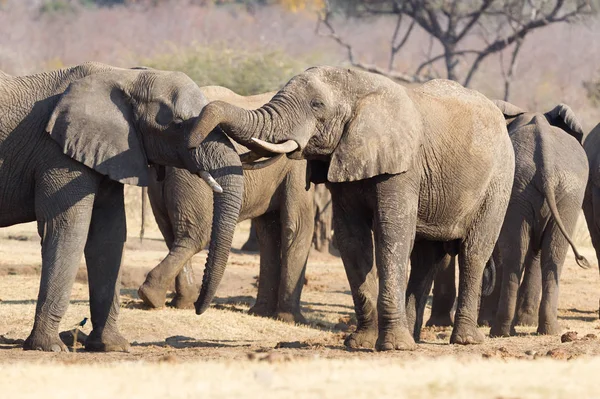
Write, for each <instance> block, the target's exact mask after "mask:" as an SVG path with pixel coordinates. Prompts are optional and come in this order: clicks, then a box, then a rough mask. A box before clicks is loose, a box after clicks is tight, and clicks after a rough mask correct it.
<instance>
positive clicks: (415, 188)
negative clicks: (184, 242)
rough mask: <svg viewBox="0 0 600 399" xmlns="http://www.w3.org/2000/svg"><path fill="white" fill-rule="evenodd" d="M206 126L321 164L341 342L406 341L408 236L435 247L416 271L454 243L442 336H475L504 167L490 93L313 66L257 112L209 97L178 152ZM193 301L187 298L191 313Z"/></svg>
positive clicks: (395, 344) (502, 204)
mask: <svg viewBox="0 0 600 399" xmlns="http://www.w3.org/2000/svg"><path fill="white" fill-rule="evenodd" d="M216 126H219V127H220V128H221V130H222V131H223V132H224V133H225V134H226V135H227V136H228V137H229V138H231V139H233V140H234V141H237V142H238V143H240V144H242V145H244V146H246V147H248V148H249V149H251V150H252V151H254V152H256V153H257V155H267V156H268V155H274V154H284V153H285V154H287V156H288V157H290V158H292V159H307V160H309V161H310V162H311V163H310V168H311V175H312V173H314V172H313V171H312V168H313V166H314V165H315V164H317V165H319V166H320V168H322V170H321V171H320V172H319V174H320V177H321V178H324V179H325V180H327V185H328V188H329V189H330V191H331V196H332V205H333V215H334V216H333V218H334V223H333V229H334V231H335V237H336V244H337V246H338V250H339V252H340V254H341V257H342V261H343V263H344V267H345V270H346V274H347V277H348V280H349V283H350V287H351V291H352V298H353V301H354V308H355V311H356V316H357V321H358V325H357V330H356V331H355V332H354V333H352V334H351V335H349V336H348V338H347V339H346V341H345V344H346V345H347V346H348V347H351V348H358V347H366V348H372V347H373V346H374V347H375V348H376V349H377V350H398V349H399V350H402V349H406V350H411V349H415V348H416V345H415V341H414V338H413V335H412V334H411V333H410V332H409V328H412V326H411V325H410V324H414V320H413V319H414V313H415V312H416V309H418V308H420V307H421V306H422V304H420V303H417V302H418V301H420V300H421V298H423V297H425V298H426V295H422V293H421V290H422V289H423V284H420V283H419V284H411V282H408V284H407V267H408V262H409V257H410V255H411V251H412V249H413V243H415V246H416V245H417V244H419V245H420V246H425V247H428V248H429V249H432V250H433V249H435V251H429V252H430V253H433V254H434V255H433V258H432V260H431V262H429V261H428V262H423V267H422V268H421V269H422V270H419V274H420V275H422V276H425V277H427V276H431V271H430V270H429V269H431V267H430V266H429V265H432V264H435V263H436V261H437V260H436V257H437V256H439V254H441V253H442V252H443V251H442V250H441V249H443V246H444V245H445V242H453V243H454V244H455V245H456V247H457V248H458V253H459V255H458V256H459V260H460V261H459V267H460V286H459V300H458V307H457V314H456V323H455V325H454V330H453V332H452V335H451V338H450V341H451V342H452V343H458V344H477V343H481V342H483V341H484V339H485V337H484V335H483V334H482V333H481V332H480V331H479V330H478V329H477V325H476V319H477V305H478V300H479V294H480V290H481V284H482V277H483V270H484V266H485V264H486V262H487V261H488V259H489V258H490V256H491V254H492V250H493V247H494V243H495V241H496V239H497V237H498V235H499V233H500V227H501V224H502V220H503V219H504V213H505V212H506V208H507V206H508V200H509V196H510V190H511V187H512V181H513V174H514V152H513V149H512V145H511V142H510V139H509V137H508V134H507V130H506V123H505V120H504V117H503V115H502V113H501V112H500V110H499V109H498V108H497V107H496V106H495V105H494V104H493V103H492V102H491V101H490V100H488V99H487V98H486V97H485V96H483V95H482V94H480V93H478V92H476V91H474V90H470V89H467V88H464V87H463V86H461V85H460V84H458V83H456V82H452V81H449V80H444V79H436V80H432V81H429V82H427V83H424V84H422V85H420V86H418V87H415V88H410V89H409V88H405V87H403V86H402V85H400V84H397V83H395V82H393V81H392V80H390V79H389V78H387V77H384V76H381V75H377V74H373V73H370V72H365V71H358V70H352V69H345V68H337V67H329V66H321V67H314V68H310V69H308V70H306V71H305V72H303V73H301V74H299V75H297V76H295V77H293V78H292V79H291V80H290V81H289V82H288V83H287V84H286V85H285V86H284V87H283V88H282V89H281V90H280V91H279V92H278V93H277V94H276V95H275V96H274V97H273V98H272V99H271V101H269V102H268V103H267V104H265V105H263V106H262V107H261V108H259V109H257V110H250V111H249V110H244V109H241V108H239V107H235V106H233V105H231V104H227V103H225V102H221V101H214V102H211V103H210V104H208V105H207V106H206V107H205V108H204V109H203V110H202V113H201V114H200V117H199V118H198V120H197V121H196V125H195V126H194V128H193V131H192V133H191V134H190V136H189V142H188V149H190V151H193V150H194V149H195V148H197V147H198V145H200V144H201V143H203V137H204V136H205V135H206V134H207V133H208V132H211V131H213V129H214V128H215V127H216ZM315 179H316V178H315ZM415 241H416V242H415ZM440 248H441V249H440ZM374 259H375V261H376V272H375V268H374V265H373V260H374ZM376 274H377V276H378V281H379V284H378V292H375V287H376V286H377V285H376V281H375V278H376V276H375V275H376ZM417 281H419V279H418V278H417V279H415V282H417ZM405 295H406V297H407V298H408V299H406V297H405ZM407 304H408V305H409V308H410V309H409V311H408V312H407V310H406V305H407ZM205 307H206V304H205V303H199V304H197V307H196V312H197V313H202V312H203V311H204V310H205ZM407 313H408V314H409V315H410V314H412V315H413V316H412V319H411V320H410V321H409V318H408V317H407Z"/></svg>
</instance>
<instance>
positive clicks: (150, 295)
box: [138, 242, 200, 308]
mask: <svg viewBox="0 0 600 399" xmlns="http://www.w3.org/2000/svg"><path fill="white" fill-rule="evenodd" d="M199 250H200V249H199V248H197V245H195V244H194V245H191V244H189V245H188V244H187V243H182V242H175V243H174V244H173V246H172V248H171V249H170V251H169V253H168V255H167V256H166V257H165V258H164V259H163V260H162V261H161V262H160V263H159V264H158V265H157V266H156V267H155V268H154V269H152V270H151V271H150V272H149V273H148V275H147V276H146V280H145V281H144V283H143V284H142V285H141V286H140V288H139V289H138V295H139V297H140V298H141V299H142V300H143V301H144V303H145V304H146V305H148V306H150V307H152V308H162V307H164V306H165V302H166V300H167V291H168V289H169V287H170V286H171V284H172V283H173V281H174V280H175V278H176V277H177V275H178V274H179V273H180V272H181V271H182V270H183V268H184V267H185V266H186V264H187V263H188V262H189V261H190V259H191V258H192V256H194V255H195V254H196V253H197V252H198V251H199ZM190 274H191V273H190ZM188 276H189V274H188Z"/></svg>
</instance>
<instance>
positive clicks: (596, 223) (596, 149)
mask: <svg viewBox="0 0 600 399" xmlns="http://www.w3.org/2000/svg"><path fill="white" fill-rule="evenodd" d="M583 148H584V149H585V152H586V154H587V158H588V165H589V170H590V174H589V177H588V181H587V187H586V190H585V196H584V199H583V214H584V215H585V221H586V223H587V226H588V230H589V231H590V237H591V238H592V245H593V246H594V249H595V251H596V259H597V260H598V265H599V266H600V124H598V125H596V127H595V128H593V129H592V131H591V132H590V133H589V134H588V135H587V136H586V137H585V140H584V141H583Z"/></svg>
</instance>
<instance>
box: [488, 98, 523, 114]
mask: <svg viewBox="0 0 600 399" xmlns="http://www.w3.org/2000/svg"><path fill="white" fill-rule="evenodd" d="M492 102H493V103H494V105H496V107H498V108H499V109H500V111H501V112H502V114H503V115H504V118H506V119H512V118H516V117H517V116H519V115H522V114H524V113H526V112H527V111H525V110H524V109H521V108H519V107H517V106H516V105H514V104H511V103H509V102H506V101H502V100H492Z"/></svg>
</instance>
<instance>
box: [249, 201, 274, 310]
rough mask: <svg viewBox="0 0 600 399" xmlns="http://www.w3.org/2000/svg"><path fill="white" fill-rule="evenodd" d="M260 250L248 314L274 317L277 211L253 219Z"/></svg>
mask: <svg viewBox="0 0 600 399" xmlns="http://www.w3.org/2000/svg"><path fill="white" fill-rule="evenodd" d="M254 225H255V226H256V235H257V239H258V245H259V250H260V272H259V274H258V293H257V295H256V303H255V304H254V306H252V307H251V308H250V310H249V313H250V314H254V315H257V316H262V317H274V315H275V311H276V310H277V296H278V292H279V284H280V282H279V279H280V276H281V220H280V217H279V212H278V211H273V212H269V213H266V214H264V215H261V216H259V217H257V218H255V219H254Z"/></svg>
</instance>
